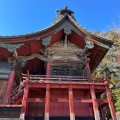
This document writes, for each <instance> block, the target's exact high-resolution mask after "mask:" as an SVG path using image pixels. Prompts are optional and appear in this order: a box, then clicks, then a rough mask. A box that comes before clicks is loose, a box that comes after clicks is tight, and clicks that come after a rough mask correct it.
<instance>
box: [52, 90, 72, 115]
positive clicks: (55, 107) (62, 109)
mask: <svg viewBox="0 0 120 120" xmlns="http://www.w3.org/2000/svg"><path fill="white" fill-rule="evenodd" d="M50 91H51V92H50V96H51V97H50V116H69V115H70V113H69V101H68V102H66V103H61V102H58V101H56V100H59V99H67V100H68V99H69V97H68V89H62V88H59V89H51V90H50Z"/></svg>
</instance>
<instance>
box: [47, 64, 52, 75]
mask: <svg viewBox="0 0 120 120" xmlns="http://www.w3.org/2000/svg"><path fill="white" fill-rule="evenodd" d="M50 72H51V71H50V62H47V63H46V75H50Z"/></svg>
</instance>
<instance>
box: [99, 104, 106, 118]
mask: <svg viewBox="0 0 120 120" xmlns="http://www.w3.org/2000/svg"><path fill="white" fill-rule="evenodd" d="M99 110H100V114H101V119H102V120H105V113H104V111H103V107H101V105H99Z"/></svg>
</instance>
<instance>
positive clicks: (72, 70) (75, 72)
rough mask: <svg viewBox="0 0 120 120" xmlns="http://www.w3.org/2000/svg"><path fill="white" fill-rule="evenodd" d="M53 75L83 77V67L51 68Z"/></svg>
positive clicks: (58, 66) (60, 66)
mask: <svg viewBox="0 0 120 120" xmlns="http://www.w3.org/2000/svg"><path fill="white" fill-rule="evenodd" d="M51 75H61V76H83V75H84V73H83V70H82V65H56V66H52V67H51Z"/></svg>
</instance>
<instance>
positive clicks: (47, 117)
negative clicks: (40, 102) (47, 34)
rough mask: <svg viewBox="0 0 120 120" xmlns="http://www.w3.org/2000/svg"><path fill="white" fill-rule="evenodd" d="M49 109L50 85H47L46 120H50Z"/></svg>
mask: <svg viewBox="0 0 120 120" xmlns="http://www.w3.org/2000/svg"><path fill="white" fill-rule="evenodd" d="M49 107H50V84H47V85H46V96H45V117H44V120H49Z"/></svg>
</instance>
